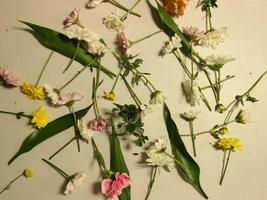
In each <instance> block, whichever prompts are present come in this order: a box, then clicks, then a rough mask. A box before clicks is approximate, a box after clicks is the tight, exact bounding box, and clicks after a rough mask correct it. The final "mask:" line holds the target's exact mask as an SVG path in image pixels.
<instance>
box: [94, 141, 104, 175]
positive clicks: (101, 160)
mask: <svg viewBox="0 0 267 200" xmlns="http://www.w3.org/2000/svg"><path fill="white" fill-rule="evenodd" d="M91 141H92V146H93V149H94V153H95V157H96V159H97V162H98V165H99V167H100V169H101V170H102V172H103V173H105V172H106V171H107V167H106V164H105V161H104V158H103V156H102V154H101V153H100V151H99V149H98V147H97V145H96V143H95V141H94V139H93V138H92V140H91Z"/></svg>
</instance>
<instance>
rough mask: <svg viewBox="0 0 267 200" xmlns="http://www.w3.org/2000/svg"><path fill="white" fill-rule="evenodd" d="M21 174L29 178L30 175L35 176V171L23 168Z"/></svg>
mask: <svg viewBox="0 0 267 200" xmlns="http://www.w3.org/2000/svg"><path fill="white" fill-rule="evenodd" d="M23 175H24V176H25V177H26V178H31V177H33V176H35V172H34V171H33V170H32V169H25V170H24V172H23Z"/></svg>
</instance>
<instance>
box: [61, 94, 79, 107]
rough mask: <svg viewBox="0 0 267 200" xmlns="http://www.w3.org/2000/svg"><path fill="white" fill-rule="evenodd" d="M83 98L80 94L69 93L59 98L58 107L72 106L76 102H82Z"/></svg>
mask: <svg viewBox="0 0 267 200" xmlns="http://www.w3.org/2000/svg"><path fill="white" fill-rule="evenodd" d="M82 98H83V95H81V94H80V93H79V92H72V93H67V94H65V95H62V96H60V97H59V100H58V105H60V106H62V105H67V106H69V105H72V104H74V102H75V101H80V100H81V99H82Z"/></svg>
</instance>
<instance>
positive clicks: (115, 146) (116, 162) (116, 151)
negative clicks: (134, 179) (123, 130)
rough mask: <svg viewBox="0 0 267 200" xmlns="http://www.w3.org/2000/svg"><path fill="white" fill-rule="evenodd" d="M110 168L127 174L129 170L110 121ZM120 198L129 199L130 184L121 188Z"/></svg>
mask: <svg viewBox="0 0 267 200" xmlns="http://www.w3.org/2000/svg"><path fill="white" fill-rule="evenodd" d="M110 170H111V171H113V172H124V173H126V174H128V175H130V174H129V170H128V168H127V165H126V163H125V160H124V157H123V154H122V150H121V145H120V141H119V139H118V137H117V134H116V130H115V127H114V124H113V122H112V137H111V159H110ZM119 199H120V200H130V199H131V189H130V186H129V187H127V188H125V189H123V190H122V194H121V195H120V196H119Z"/></svg>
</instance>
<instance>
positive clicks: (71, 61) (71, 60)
mask: <svg viewBox="0 0 267 200" xmlns="http://www.w3.org/2000/svg"><path fill="white" fill-rule="evenodd" d="M79 46H80V42H78V43H77V46H76V49H75V51H74V54H73V56H72V58H71V59H70V60H69V63H68V65H67V67H66V68H65V69H64V70H63V73H65V72H66V71H67V70H68V69H69V68H70V66H71V64H72V63H73V61H74V59H75V57H76V55H77V52H78V49H79Z"/></svg>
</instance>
